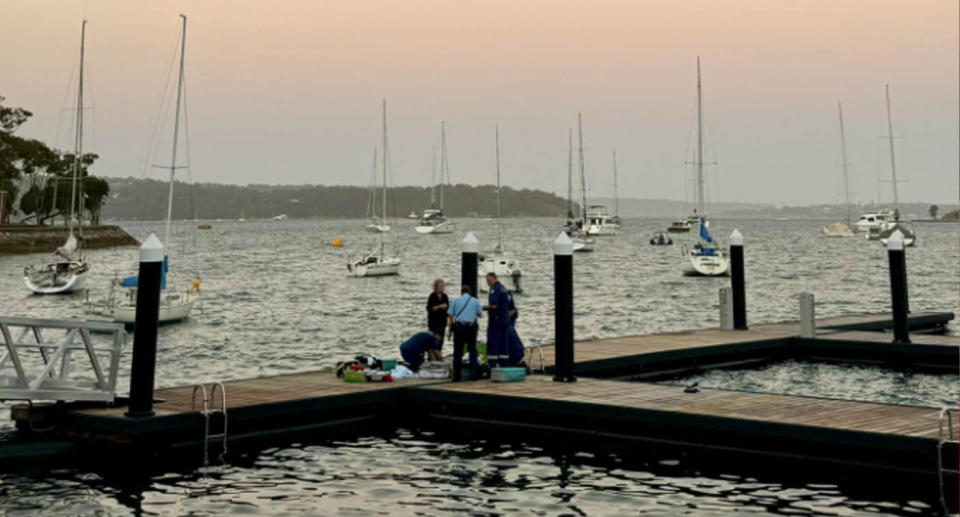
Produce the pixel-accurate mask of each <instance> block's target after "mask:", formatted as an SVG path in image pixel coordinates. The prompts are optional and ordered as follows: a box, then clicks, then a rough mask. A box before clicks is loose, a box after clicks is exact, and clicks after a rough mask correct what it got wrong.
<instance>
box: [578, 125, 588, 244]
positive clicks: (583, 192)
mask: <svg viewBox="0 0 960 517" xmlns="http://www.w3.org/2000/svg"><path fill="white" fill-rule="evenodd" d="M577 139H578V140H579V145H580V199H581V201H582V203H581V206H580V218H581V219H582V220H583V225H584V229H585V228H586V224H587V180H586V177H585V176H584V172H583V123H582V117H581V114H580V113H577Z"/></svg>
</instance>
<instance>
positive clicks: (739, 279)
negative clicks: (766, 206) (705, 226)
mask: <svg viewBox="0 0 960 517" xmlns="http://www.w3.org/2000/svg"><path fill="white" fill-rule="evenodd" d="M729 242H730V287H732V288H733V329H734V330H747V289H746V282H745V281H744V268H743V234H742V233H740V230H736V229H735V230H733V233H731V234H730V241H729Z"/></svg>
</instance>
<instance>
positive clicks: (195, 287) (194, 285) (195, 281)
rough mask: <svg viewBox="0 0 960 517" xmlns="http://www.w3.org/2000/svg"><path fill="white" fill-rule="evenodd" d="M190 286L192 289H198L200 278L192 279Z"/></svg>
mask: <svg viewBox="0 0 960 517" xmlns="http://www.w3.org/2000/svg"><path fill="white" fill-rule="evenodd" d="M191 287H193V290H194V291H197V290H199V289H200V279H199V278H198V279H196V280H194V281H193V284H192V285H191Z"/></svg>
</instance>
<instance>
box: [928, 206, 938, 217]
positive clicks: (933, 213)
mask: <svg viewBox="0 0 960 517" xmlns="http://www.w3.org/2000/svg"><path fill="white" fill-rule="evenodd" d="M939 211H940V207H939V206H937V205H930V210H929V212H930V219H936V218H937V212H939Z"/></svg>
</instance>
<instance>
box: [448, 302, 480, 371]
mask: <svg viewBox="0 0 960 517" xmlns="http://www.w3.org/2000/svg"><path fill="white" fill-rule="evenodd" d="M460 292H461V293H462V294H461V295H460V297H459V298H457V299H456V300H454V301H453V303H451V304H450V308H449V309H447V320H448V323H449V327H450V333H451V334H453V381H454V382H458V381H460V377H461V375H460V371H461V370H462V369H463V347H464V346H466V347H467V354H468V356H469V358H470V370H471V371H473V372H476V371H477V368H478V367H479V366H480V365H479V364H477V330H478V328H479V327H478V325H477V318H479V317H480V315H481V314H483V309H481V308H480V302H478V301H477V299H476V298H474V297H473V296H471V295H470V287H469V286H466V285H465V286H463V287H461V288H460Z"/></svg>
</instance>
